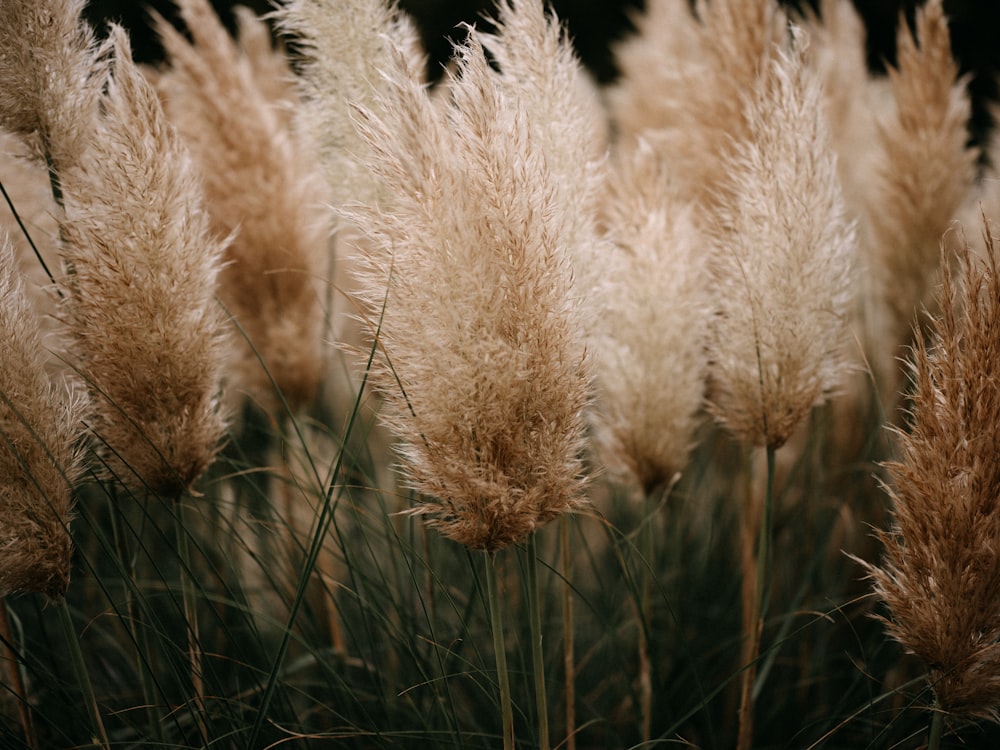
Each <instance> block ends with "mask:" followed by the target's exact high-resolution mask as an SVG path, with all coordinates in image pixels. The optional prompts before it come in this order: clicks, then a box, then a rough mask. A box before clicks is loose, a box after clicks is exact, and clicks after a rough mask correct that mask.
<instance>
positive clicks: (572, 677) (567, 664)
mask: <svg viewBox="0 0 1000 750" xmlns="http://www.w3.org/2000/svg"><path fill="white" fill-rule="evenodd" d="M569 531H570V529H569V518H568V517H567V516H566V515H565V514H564V515H563V516H561V517H560V518H559V547H560V556H561V558H562V559H561V560H560V565H561V566H562V578H563V587H562V615H563V617H562V626H563V682H564V683H565V702H566V740H565V742H564V747H565V748H566V750H576V656H575V654H574V642H573V629H574V623H573V587H572V586H571V585H570V581H571V580H573V571H572V567H573V557H572V555H571V554H570V549H569Z"/></svg>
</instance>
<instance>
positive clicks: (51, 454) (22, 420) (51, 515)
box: [0, 236, 85, 596]
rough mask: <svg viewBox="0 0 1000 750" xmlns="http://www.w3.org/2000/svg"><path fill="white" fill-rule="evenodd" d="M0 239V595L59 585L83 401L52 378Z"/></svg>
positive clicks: (65, 568) (66, 564)
mask: <svg viewBox="0 0 1000 750" xmlns="http://www.w3.org/2000/svg"><path fill="white" fill-rule="evenodd" d="M16 266H17V261H16V259H15V257H14V252H13V248H12V246H11V244H10V242H9V240H8V239H7V237H6V236H4V237H3V238H2V240H0V299H2V300H3V304H2V305H0V596H7V595H8V594H12V593H22V592H41V593H45V594H48V595H50V596H59V595H62V594H64V593H66V587H67V585H68V584H69V574H70V556H71V553H72V541H71V538H70V534H69V523H70V520H71V517H72V492H73V485H74V484H75V482H76V481H77V480H78V479H79V478H80V476H81V473H82V469H83V463H82V451H81V447H82V435H83V432H84V415H85V409H84V401H83V399H82V397H81V396H82V392H81V391H80V390H79V388H78V387H76V386H78V385H79V384H74V383H73V381H72V380H65V379H64V380H63V381H62V382H57V381H52V380H50V379H49V377H48V375H47V374H46V369H47V364H46V360H47V359H48V356H47V355H46V353H45V351H44V350H43V348H42V345H41V337H40V332H39V326H38V318H37V316H36V313H35V311H34V310H33V309H32V305H31V302H30V301H29V299H28V296H27V294H26V292H25V289H24V285H23V283H22V281H21V279H20V276H19V273H18V270H17V267H16Z"/></svg>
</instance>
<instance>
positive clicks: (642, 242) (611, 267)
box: [593, 143, 712, 490]
mask: <svg viewBox="0 0 1000 750" xmlns="http://www.w3.org/2000/svg"><path fill="white" fill-rule="evenodd" d="M603 225H604V230H605V232H606V233H607V236H608V238H609V239H610V240H611V242H612V246H611V247H610V248H609V249H608V250H607V252H606V253H605V255H604V256H603V257H602V259H601V265H600V272H601V274H602V278H603V283H602V285H601V287H600V289H599V292H600V296H599V297H597V299H596V300H595V302H596V304H597V305H598V306H599V307H600V309H601V312H600V316H599V320H598V323H597V335H596V336H595V337H594V339H593V350H594V360H595V369H596V374H597V384H598V404H597V405H598V410H599V412H600V413H601V418H600V419H599V420H598V430H597V437H598V441H599V443H600V444H601V446H602V449H603V450H602V453H603V455H604V459H605V461H606V462H607V463H609V464H610V465H612V466H614V465H616V464H623V465H624V466H625V467H627V468H628V469H629V470H630V471H631V473H632V474H633V476H634V477H636V478H637V479H638V480H639V482H640V484H641V485H642V486H643V487H645V488H646V489H647V490H648V489H651V488H653V487H655V486H656V485H658V484H660V483H663V482H665V481H669V480H670V479H671V478H672V477H673V475H674V474H675V473H676V472H678V471H680V470H681V469H683V468H684V465H685V463H686V462H687V457H688V453H689V452H690V449H691V447H692V440H693V436H694V432H695V429H696V427H697V425H698V414H699V412H700V407H701V405H702V402H703V399H704V390H705V376H706V370H707V364H708V360H707V356H706V352H705V346H706V341H707V334H708V322H709V320H710V318H711V312H712V306H711V303H710V300H709V296H708V292H709V290H708V267H707V263H706V256H707V253H706V252H705V240H704V237H703V235H702V234H701V233H700V232H699V231H698V229H697V228H696V222H695V218H694V209H693V207H692V206H691V205H690V204H689V203H686V202H684V201H682V200H681V198H680V197H679V196H678V195H677V194H676V190H675V188H674V187H673V186H672V185H671V183H670V179H669V177H668V171H667V168H666V165H665V164H664V161H663V159H661V158H660V157H659V156H658V155H657V153H656V152H655V150H654V149H652V148H651V147H649V146H648V145H647V144H645V143H640V144H639V146H638V147H637V148H635V149H632V150H630V151H628V152H625V153H624V154H618V159H617V160H616V161H615V162H613V169H612V172H611V176H610V178H609V180H608V191H607V194H606V196H605V200H604V215H603Z"/></svg>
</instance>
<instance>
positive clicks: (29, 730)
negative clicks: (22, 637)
mask: <svg viewBox="0 0 1000 750" xmlns="http://www.w3.org/2000/svg"><path fill="white" fill-rule="evenodd" d="M0 638H2V639H3V642H4V645H5V646H6V648H7V653H8V656H9V657H10V685H11V690H13V691H14V697H15V698H17V713H18V715H19V716H20V718H21V729H22V730H23V731H24V741H25V743H27V745H28V747H30V748H31V750H38V735H37V734H36V733H35V722H34V721H33V719H32V716H31V707H30V704H29V703H28V691H27V689H26V688H25V685H24V678H23V677H22V675H21V665H20V664H19V663H18V662H20V658H19V656H18V653H17V651H16V650H15V649H14V634H13V632H12V631H11V629H10V619H9V618H8V616H7V601H6V599H4V598H3V597H0Z"/></svg>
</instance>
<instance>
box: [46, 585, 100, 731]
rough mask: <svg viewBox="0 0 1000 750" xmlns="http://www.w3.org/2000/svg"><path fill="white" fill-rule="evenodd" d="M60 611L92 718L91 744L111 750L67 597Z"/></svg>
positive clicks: (60, 606)
mask: <svg viewBox="0 0 1000 750" xmlns="http://www.w3.org/2000/svg"><path fill="white" fill-rule="evenodd" d="M56 609H57V610H58V611H59V622H60V624H61V625H62V628H63V634H64V636H65V640H66V645H67V646H68V647H69V656H70V661H71V662H72V664H73V671H74V672H75V673H76V681H77V684H78V685H79V687H80V692H81V693H82V695H83V702H84V705H85V706H86V709H87V712H88V715H89V716H90V725H91V734H92V737H91V740H90V744H91V745H93V746H95V747H100V748H104V749H105V750H110V748H111V743H110V742H109V741H108V733H107V731H106V730H105V729H104V720H103V719H102V718H101V709H100V707H99V706H98V705H97V696H96V695H95V694H94V686H93V684H92V683H91V681H90V674H89V673H88V672H87V663H86V662H85V661H84V659H83V650H82V649H81V648H80V638H79V636H78V635H77V632H76V628H74V627H73V616H72V614H71V613H70V611H69V603H68V602H67V601H66V597H65V596H61V597H59V600H58V602H57V603H56Z"/></svg>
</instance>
